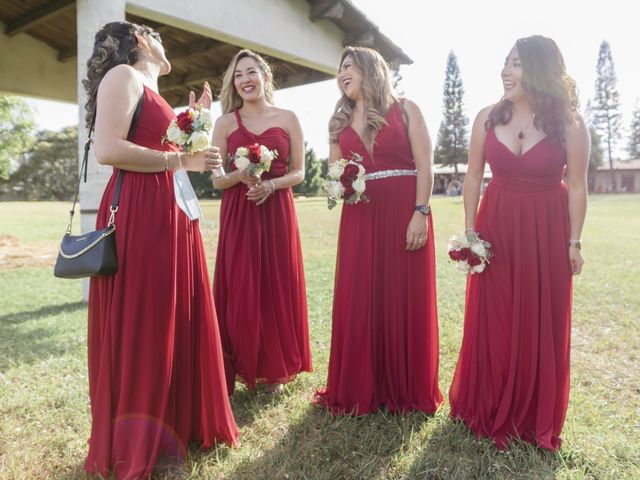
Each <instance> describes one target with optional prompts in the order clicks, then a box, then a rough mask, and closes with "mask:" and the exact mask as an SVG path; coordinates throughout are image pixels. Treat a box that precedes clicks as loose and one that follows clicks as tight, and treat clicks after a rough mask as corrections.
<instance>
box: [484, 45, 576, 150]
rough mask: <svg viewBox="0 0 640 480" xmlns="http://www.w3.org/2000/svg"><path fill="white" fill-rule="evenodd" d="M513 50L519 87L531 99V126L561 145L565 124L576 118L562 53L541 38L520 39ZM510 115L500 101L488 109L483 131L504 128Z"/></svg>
mask: <svg viewBox="0 0 640 480" xmlns="http://www.w3.org/2000/svg"><path fill="white" fill-rule="evenodd" d="M516 49H517V50H518V57H519V58H520V63H521V64H522V87H523V88H524V89H525V91H526V92H527V93H529V95H530V96H531V103H530V106H531V109H532V110H533V113H534V114H535V118H534V125H535V127H536V128H538V129H542V131H543V132H544V133H545V134H546V135H547V136H548V137H550V138H551V140H553V141H554V142H556V143H562V141H563V139H564V126H565V124H566V123H573V122H575V121H576V117H577V115H578V92H577V88H576V82H575V81H574V80H573V78H571V77H570V76H569V75H568V74H567V69H566V66H565V63H564V58H563V57H562V53H561V52H560V49H559V48H558V45H556V42H554V41H553V40H551V39H550V38H547V37H543V36H541V35H533V36H531V37H526V38H520V39H519V40H518V41H517V42H516ZM512 115H513V103H511V102H510V101H509V100H502V101H500V102H498V103H497V104H496V105H495V106H494V107H493V109H491V112H490V113H489V119H488V120H487V123H486V125H485V127H486V128H487V130H489V129H490V128H493V127H495V126H496V125H505V124H507V123H509V122H510V121H511V117H512Z"/></svg>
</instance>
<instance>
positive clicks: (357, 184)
mask: <svg viewBox="0 0 640 480" xmlns="http://www.w3.org/2000/svg"><path fill="white" fill-rule="evenodd" d="M351 186H352V187H353V189H354V190H355V191H356V193H360V194H361V193H362V192H364V189H365V183H364V180H363V179H362V178H359V179H357V180H354V182H353V183H352V184H351ZM358 196H359V195H358Z"/></svg>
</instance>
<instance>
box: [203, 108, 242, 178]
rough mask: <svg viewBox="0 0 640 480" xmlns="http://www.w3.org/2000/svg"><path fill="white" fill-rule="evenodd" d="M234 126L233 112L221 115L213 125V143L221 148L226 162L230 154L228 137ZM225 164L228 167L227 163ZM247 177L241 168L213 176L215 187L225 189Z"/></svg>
mask: <svg viewBox="0 0 640 480" xmlns="http://www.w3.org/2000/svg"><path fill="white" fill-rule="evenodd" d="M234 127H235V120H234V118H233V115H231V114H225V115H222V116H221V117H218V119H217V120H216V123H215V125H214V127H213V138H212V140H211V143H212V145H215V146H216V147H218V149H219V150H220V155H221V157H222V158H223V159H224V161H225V163H226V158H227V156H228V154H229V150H228V145H227V137H228V136H229V133H230V132H231V130H232V129H233V128H234ZM224 166H225V167H227V165H224ZM245 177H246V175H245V174H244V172H241V171H240V170H234V171H230V172H228V173H227V174H226V175H225V176H222V177H213V186H214V188H219V189H222V190H224V189H226V188H231V187H233V186H234V185H236V184H238V183H240V182H242V181H243V179H244V178H245Z"/></svg>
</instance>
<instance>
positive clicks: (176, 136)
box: [167, 122, 187, 145]
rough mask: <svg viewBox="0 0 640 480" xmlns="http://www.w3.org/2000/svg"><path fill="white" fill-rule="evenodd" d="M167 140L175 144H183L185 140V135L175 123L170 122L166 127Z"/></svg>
mask: <svg viewBox="0 0 640 480" xmlns="http://www.w3.org/2000/svg"><path fill="white" fill-rule="evenodd" d="M167 140H169V141H170V142H172V143H175V144H177V145H184V143H185V142H186V141H187V135H186V134H185V133H183V132H182V130H180V127H178V124H177V123H175V122H171V125H169V128H168V129H167Z"/></svg>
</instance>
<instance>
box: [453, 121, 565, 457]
mask: <svg viewBox="0 0 640 480" xmlns="http://www.w3.org/2000/svg"><path fill="white" fill-rule="evenodd" d="M485 158H486V159H487V161H488V162H489V165H490V166H491V171H492V173H493V179H492V180H491V182H490V183H489V186H488V187H487V189H486V191H485V193H484V196H483V198H482V202H481V204H480V208H479V210H478V218H477V225H476V228H477V230H478V233H479V234H480V236H481V237H482V238H484V239H485V240H487V241H489V242H491V245H492V248H493V257H492V258H491V263H490V264H489V265H488V266H487V268H486V269H485V270H484V272H482V273H481V274H476V275H470V276H469V279H468V283H467V302H466V309H465V322H464V339H463V341H462V349H461V351H460V358H459V360H458V366H457V369H456V373H455V376H454V379H453V384H452V385H451V391H450V399H451V415H452V416H454V417H456V418H460V419H462V420H463V421H464V422H465V423H466V424H467V425H468V426H469V428H470V429H471V430H472V431H473V432H475V433H476V434H477V435H479V436H483V437H489V438H492V439H493V440H494V442H495V443H496V445H497V446H498V447H499V448H505V447H506V446H507V445H508V443H509V440H510V439H511V438H521V439H523V440H525V441H527V442H531V443H535V444H538V445H539V446H541V447H543V448H546V449H549V450H556V449H558V448H559V446H560V432H561V431H562V425H563V423H564V419H565V415H566V411H567V403H568V399H569V340H570V339H569V335H570V329H571V282H572V274H571V265H570V262H569V252H568V240H569V208H568V196H567V189H566V187H565V185H564V183H563V181H562V178H563V174H564V169H565V164H566V153H565V150H564V148H563V147H562V145H560V144H556V143H553V142H552V141H551V140H550V139H549V138H548V137H545V138H543V139H542V140H541V141H540V142H538V143H537V144H536V145H534V146H533V147H531V148H530V149H529V150H527V151H526V152H524V153H523V154H522V155H519V156H518V155H516V154H514V153H513V152H512V151H511V150H509V149H508V148H507V147H506V146H505V145H504V144H503V143H501V142H500V141H499V140H498V138H497V137H496V134H495V132H494V130H493V129H491V130H489V131H488V132H487V138H486V140H485Z"/></svg>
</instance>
